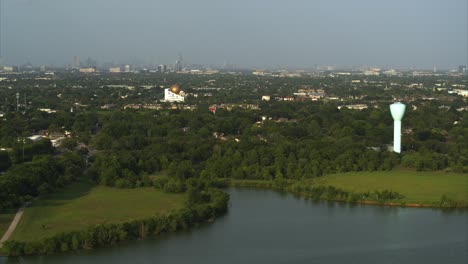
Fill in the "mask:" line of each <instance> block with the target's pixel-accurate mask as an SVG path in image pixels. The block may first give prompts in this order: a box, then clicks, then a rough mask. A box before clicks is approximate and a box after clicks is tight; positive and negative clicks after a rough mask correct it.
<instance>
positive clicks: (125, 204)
mask: <svg viewBox="0 0 468 264" xmlns="http://www.w3.org/2000/svg"><path fill="white" fill-rule="evenodd" d="M185 200H186V198H185V195H183V194H170V193H164V192H162V191H159V190H156V189H154V188H150V187H148V188H136V189H117V188H110V187H104V186H94V185H92V184H91V183H83V182H80V183H76V184H73V185H71V186H69V187H66V188H64V189H63V190H61V191H60V192H57V193H54V194H51V195H49V196H47V197H43V198H40V199H38V200H36V201H34V202H33V203H32V204H31V205H30V206H29V207H27V208H26V209H25V212H24V214H23V217H22V219H21V221H20V223H19V225H18V226H17V228H16V230H15V232H14V233H13V235H12V237H11V238H10V240H17V241H35V240H40V239H43V238H46V237H50V236H53V235H56V234H58V233H61V232H70V231H77V230H83V229H86V228H87V227H89V226H93V225H96V224H111V223H112V224H114V223H122V222H126V221H130V220H133V219H143V218H148V217H152V216H155V215H157V214H161V213H168V212H169V211H171V210H172V209H180V208H183V206H184V202H185Z"/></svg>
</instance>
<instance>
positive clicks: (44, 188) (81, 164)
mask: <svg viewBox="0 0 468 264" xmlns="http://www.w3.org/2000/svg"><path fill="white" fill-rule="evenodd" d="M84 169H85V160H84V158H83V157H82V156H80V155H78V154H76V153H74V152H68V153H65V154H63V155H61V156H58V157H53V156H51V155H36V156H34V158H33V159H32V160H31V161H27V162H23V163H20V164H17V165H15V166H12V167H11V168H10V169H8V170H7V171H6V172H5V173H4V174H3V175H0V190H1V192H0V211H3V210H5V209H10V208H15V207H19V206H21V205H23V204H24V203H25V202H27V201H29V200H31V199H32V198H33V197H35V196H38V195H40V194H47V193H49V192H52V191H53V190H54V189H56V188H59V187H62V186H64V185H66V184H68V183H71V182H72V181H75V180H77V179H78V178H79V177H81V175H82V174H83V171H84Z"/></svg>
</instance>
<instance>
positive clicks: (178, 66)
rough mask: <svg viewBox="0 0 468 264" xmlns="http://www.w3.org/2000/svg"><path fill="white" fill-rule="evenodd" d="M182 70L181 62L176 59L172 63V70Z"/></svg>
mask: <svg viewBox="0 0 468 264" xmlns="http://www.w3.org/2000/svg"><path fill="white" fill-rule="evenodd" d="M181 70H182V62H181V61H179V60H177V61H176V63H175V65H174V72H180V71H181Z"/></svg>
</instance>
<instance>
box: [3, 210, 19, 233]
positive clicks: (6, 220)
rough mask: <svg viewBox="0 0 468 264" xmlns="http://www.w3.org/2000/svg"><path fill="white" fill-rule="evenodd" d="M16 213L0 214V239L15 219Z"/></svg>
mask: <svg viewBox="0 0 468 264" xmlns="http://www.w3.org/2000/svg"><path fill="white" fill-rule="evenodd" d="M15 214H16V211H11V212H8V213H3V214H0V238H1V237H2V236H3V234H5V232H6V230H7V229H8V227H9V226H10V223H11V221H13V218H14V217H15Z"/></svg>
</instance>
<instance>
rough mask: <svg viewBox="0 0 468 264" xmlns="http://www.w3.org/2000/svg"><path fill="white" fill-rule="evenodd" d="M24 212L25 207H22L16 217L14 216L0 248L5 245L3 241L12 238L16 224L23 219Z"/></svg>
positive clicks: (0, 240)
mask: <svg viewBox="0 0 468 264" xmlns="http://www.w3.org/2000/svg"><path fill="white" fill-rule="evenodd" d="M23 212H24V207H21V208H20V209H19V210H18V212H17V213H16V215H15V217H14V218H13V221H11V224H10V226H9V227H8V230H7V231H6V232H5V234H4V235H3V237H2V239H0V248H1V247H2V246H3V242H5V241H7V240H8V239H9V238H10V236H11V234H13V231H15V229H16V226H17V225H18V224H19V221H20V220H21V216H23Z"/></svg>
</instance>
